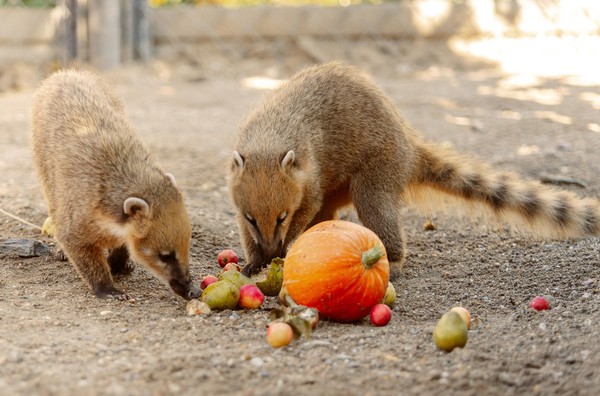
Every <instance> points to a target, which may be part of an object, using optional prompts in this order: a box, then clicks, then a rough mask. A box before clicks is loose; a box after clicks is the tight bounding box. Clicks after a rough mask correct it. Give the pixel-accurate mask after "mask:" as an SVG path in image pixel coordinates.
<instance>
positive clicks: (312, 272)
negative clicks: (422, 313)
mask: <svg viewBox="0 0 600 396" xmlns="http://www.w3.org/2000/svg"><path fill="white" fill-rule="evenodd" d="M388 282H389V263H388V260H387V256H386V253H385V247H384V246H383V243H382V242H381V240H380V239H379V238H378V237H377V235H375V233H374V232H372V231H371V230H369V229H368V228H366V227H363V226H361V225H359V224H355V223H351V222H348V221H342V220H330V221H325V222H322V223H319V224H317V225H315V226H313V227H311V228H310V229H308V230H307V231H305V232H304V233H303V234H302V235H301V236H300V237H299V238H298V239H297V240H296V241H295V242H294V243H293V244H292V246H291V247H290V249H289V251H288V253H287V255H286V257H285V265H284V266H283V285H284V286H285V288H286V289H287V292H288V293H289V295H290V296H291V297H292V298H293V299H294V301H296V303H298V304H300V305H304V306H307V307H311V308H316V309H317V310H318V311H319V313H320V314H322V315H323V316H325V317H327V318H329V319H330V320H333V321H338V322H353V321H357V320H360V319H362V318H363V317H365V316H366V315H368V314H369V313H370V311H371V308H372V307H373V306H374V305H375V304H378V303H380V302H381V300H382V299H383V296H384V295H385V291H386V289H387V286H388Z"/></svg>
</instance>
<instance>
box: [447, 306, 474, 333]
mask: <svg viewBox="0 0 600 396" xmlns="http://www.w3.org/2000/svg"><path fill="white" fill-rule="evenodd" d="M450 311H454V312H456V313H457V314H459V315H460V317H461V318H462V319H463V320H464V321H465V324H466V325H467V330H468V329H470V328H471V313H470V312H469V310H468V309H466V308H464V307H452V308H451V309H450Z"/></svg>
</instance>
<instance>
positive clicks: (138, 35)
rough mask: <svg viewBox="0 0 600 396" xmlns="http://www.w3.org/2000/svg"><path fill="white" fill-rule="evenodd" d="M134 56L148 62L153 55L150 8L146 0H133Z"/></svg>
mask: <svg viewBox="0 0 600 396" xmlns="http://www.w3.org/2000/svg"><path fill="white" fill-rule="evenodd" d="M133 15H134V16H133V56H134V58H135V59H138V60H141V61H142V62H146V61H148V60H150V58H151V57H152V38H151V31H150V21H149V19H148V17H149V8H148V4H147V2H146V0H133Z"/></svg>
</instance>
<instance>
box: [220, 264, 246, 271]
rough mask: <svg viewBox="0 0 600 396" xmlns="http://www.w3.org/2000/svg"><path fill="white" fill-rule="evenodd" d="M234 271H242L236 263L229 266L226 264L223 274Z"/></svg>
mask: <svg viewBox="0 0 600 396" xmlns="http://www.w3.org/2000/svg"><path fill="white" fill-rule="evenodd" d="M232 270H233V271H237V272H240V271H241V270H242V269H241V268H240V266H239V265H237V264H236V263H227V264H225V267H223V272H227V271H232Z"/></svg>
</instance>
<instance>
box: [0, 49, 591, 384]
mask: <svg viewBox="0 0 600 396" xmlns="http://www.w3.org/2000/svg"><path fill="white" fill-rule="evenodd" d="M596 41H597V40H596ZM596 41H595V42H593V43H592V45H588V44H589V43H588V44H586V43H583V44H580V43H579V42H569V41H565V40H554V41H553V40H551V41H550V42H549V43H546V45H545V46H540V45H539V43H537V42H528V41H527V40H521V41H512V42H501V43H500V42H479V43H470V44H469V43H467V44H465V45H463V47H460V48H459V47H456V46H450V45H448V44H445V43H442V44H438V45H437V46H433V45H431V44H426V43H421V42H416V43H405V44H402V45H400V44H398V45H397V46H394V45H393V44H389V43H388V44H385V45H380V46H375V47H374V46H373V45H372V43H367V44H365V45H363V46H361V45H360V43H357V44H356V45H355V46H353V47H352V51H349V52H351V53H352V54H356V56H355V57H353V58H350V61H351V62H352V63H356V64H358V65H360V66H363V67H365V68H367V69H368V70H370V71H371V72H372V73H373V74H374V77H375V80H376V81H377V82H378V83H379V85H380V86H381V87H382V88H383V89H384V90H385V91H386V92H387V93H388V94H389V95H390V96H391V98H392V99H393V101H394V102H395V103H396V104H397V106H398V108H399V109H400V111H401V113H402V114H403V115H404V116H405V117H406V118H407V119H408V120H409V121H410V123H411V124H412V125H413V126H414V127H415V128H417V129H418V130H419V131H421V132H422V133H423V134H424V135H425V136H427V137H428V138H431V139H433V140H436V141H439V142H446V144H448V145H452V146H454V147H455V148H456V149H457V150H460V151H462V152H466V153H469V154H470V155H473V156H474V157H478V158H481V159H485V161H487V162H489V163H491V164H492V165H493V166H495V167H497V168H502V169H506V170H510V171H516V172H518V173H520V174H521V175H523V177H526V178H532V179H540V178H541V177H542V176H544V175H552V176H560V177H570V178H578V179H580V180H582V181H584V182H585V184H586V187H580V186H577V185H564V186H562V187H561V188H566V189H571V190H573V191H575V192H576V193H578V194H580V195H582V196H590V197H599V196H600V177H599V176H600V163H599V162H598V158H599V157H598V156H599V154H598V153H600V125H599V124H600V117H599V115H600V87H599V85H598V83H600V80H598V79H597V75H596V74H597V68H596V71H595V72H590V70H591V66H590V65H592V64H593V61H594V59H595V61H596V66H597V60H598V59H600V51H598V48H600V46H599V45H598V43H597V42H596ZM578 45H579V47H578ZM578 48H579V49H578ZM323 53H331V54H334V52H331V51H329V52H328V51H327V49H325V50H324V51H323ZM342 55H343V54H342ZM335 56H337V55H335ZM484 56H485V57H486V58H485V59H484V58H481V57H484ZM332 57H334V55H332ZM287 59H288V61H287V62H283V63H278V62H272V61H270V60H266V59H260V60H252V59H248V60H247V62H237V63H235V64H228V65H216V66H215V65H214V64H212V66H211V67H212V68H209V67H208V66H207V65H206V64H205V63H202V62H195V63H191V62H189V61H186V62H187V63H184V62H181V63H161V62H154V63H152V64H150V65H146V66H129V67H124V68H123V69H120V70H118V71H114V72H111V73H106V74H105V75H106V77H107V78H108V79H109V80H110V81H111V82H112V83H113V85H114V86H115V90H116V92H117V94H118V95H119V96H120V97H122V98H123V100H124V102H125V104H126V109H127V113H128V115H129V117H130V119H131V121H132V123H133V124H134V125H135V127H136V128H137V129H138V131H139V133H140V135H141V137H142V139H143V140H144V142H145V143H146V144H147V145H148V147H149V148H150V149H151V151H152V152H153V154H154V155H155V156H156V158H157V159H158V161H159V162H160V163H161V164H162V165H163V167H164V168H165V169H166V170H168V171H169V172H172V173H173V174H174V175H175V176H176V178H177V180H178V183H179V185H180V186H181V188H182V189H183V191H184V193H185V197H186V203H187V207H188V209H189V213H190V216H191V219H192V222H193V240H192V247H191V271H192V273H193V276H194V278H195V279H197V280H198V282H200V279H201V277H202V276H203V275H206V274H214V273H216V272H217V270H218V267H217V263H216V255H217V253H218V252H219V251H221V250H222V249H224V248H229V247H232V248H234V249H236V250H237V251H238V252H240V253H241V247H240V244H239V239H238V234H237V229H236V226H235V223H234V209H233V207H232V205H231V202H230V199H229V196H228V192H227V188H226V185H225V181H224V180H225V168H226V165H227V162H228V159H229V156H230V151H231V147H232V143H233V138H234V134H235V131H236V127H237V125H238V124H239V122H240V121H241V119H242V117H243V116H244V114H245V113H246V112H247V111H248V110H249V109H251V108H252V107H253V106H254V105H255V104H256V103H257V102H258V101H259V99H260V97H261V95H262V94H263V93H264V86H265V85H268V84H266V83H273V82H274V80H277V79H283V78H286V77H287V76H289V75H290V74H291V73H292V72H294V71H296V70H298V69H299V68H301V67H302V66H304V65H307V64H309V63H311V62H312V61H314V59H313V58H311V57H310V56H308V55H302V54H300V55H298V56H296V57H293V58H292V57H290V58H287ZM292 60H293V62H292ZM518 61H520V63H519V62H518ZM219 70H220V73H218V72H217V71H219ZM256 77H261V78H256ZM594 78H596V80H594ZM34 86H35V84H30V85H26V86H24V87H22V89H21V90H19V91H15V90H10V89H9V90H6V91H4V92H2V93H0V207H1V208H2V209H5V210H8V211H10V212H12V213H14V214H16V215H18V216H21V217H23V218H25V219H27V220H29V221H31V222H33V223H35V224H38V225H41V224H42V222H43V220H44V219H45V218H46V215H47V210H46V206H45V203H44V200H43V197H42V195H41V190H40V187H39V185H38V182H37V179H36V175H35V173H34V171H33V168H32V162H31V152H30V149H29V146H28V134H29V121H28V112H29V108H30V103H31V97H32V94H33V92H34ZM260 87H263V88H260ZM425 220H426V218H425V217H424V216H423V215H422V214H419V213H417V212H414V211H411V210H409V211H407V213H406V223H405V224H406V232H407V235H408V248H409V255H408V259H407V263H406V266H405V269H404V271H403V273H402V276H401V277H400V278H399V279H398V280H397V281H395V283H394V284H395V287H396V290H397V292H398V300H397V303H396V305H395V308H394V310H393V317H392V321H391V322H390V324H389V325H388V326H385V327H373V326H372V325H370V324H369V323H368V321H367V320H365V321H362V322H358V323H355V324H337V323H332V322H327V321H322V322H321V323H320V324H319V326H318V328H317V329H316V330H315V332H314V333H313V335H312V337H311V338H310V339H309V340H306V341H305V340H297V341H294V342H293V343H292V344H291V345H290V346H288V347H286V348H282V349H272V348H271V347H270V346H269V345H268V344H267V342H266V339H265V329H266V325H267V321H268V312H269V309H271V308H273V307H276V306H278V302H277V301H276V300H275V299H274V298H269V299H268V300H267V302H266V304H265V305H264V306H263V308H262V309H259V310H254V311H243V310H235V311H222V312H216V313H213V314H211V315H210V316H208V317H200V316H196V317H188V316H187V315H186V312H185V305H186V302H185V301H184V300H183V299H181V298H179V297H177V296H175V295H174V294H173V293H172V292H171V291H170V290H168V289H167V288H166V287H165V286H164V285H163V284H161V283H160V282H159V281H158V280H157V279H155V278H154V277H152V276H151V275H150V274H149V273H148V272H147V271H145V270H144V269H143V268H141V267H139V266H138V267H137V268H136V270H135V271H134V272H133V274H131V275H130V276H128V277H121V278H118V279H117V284H118V286H119V287H120V288H122V289H124V290H126V291H127V292H128V293H129V294H130V295H131V296H132V297H134V300H133V301H130V302H122V301H110V300H100V299H96V298H95V297H94V296H93V295H92V294H91V293H90V292H89V290H88V289H87V288H86V286H85V285H84V283H83V282H82V281H81V280H80V279H79V277H78V276H77V274H76V273H75V271H74V270H73V268H72V266H71V264H69V263H68V262H64V261H59V260H58V259H57V258H56V257H55V256H52V255H50V256H41V257H35V258H21V257H17V256H15V255H11V254H6V255H4V256H2V257H0V393H1V394H3V395H32V394H33V395H168V394H173V395H175V394H178V395H198V394H215V395H234V394H235V395H292V394H293V395H309V394H310V395H387V394H407V395H426V394H442V393H445V394H460V395H481V394H485V395H513V394H528V395H537V394H539V395H592V394H598V392H599V391H600V370H599V369H598V367H600V336H599V329H600V327H599V325H598V320H599V318H600V294H599V283H598V280H599V279H600V266H599V260H600V258H599V252H600V241H599V240H598V239H597V238H595V239H594V238H590V239H582V240H577V241H552V240H542V241H540V240H534V239H531V238H529V237H527V236H519V235H514V234H511V233H509V232H507V231H506V230H505V229H503V228H502V227H487V226H484V225H481V224H478V223H476V222H471V221H464V220H463V221H459V220H457V219H455V218H453V217H450V216H438V217H436V218H435V223H436V225H437V229H436V230H435V231H425V230H424V229H423V223H424V222H425ZM8 238H28V239H39V240H41V241H42V242H44V243H46V244H49V245H50V246H51V247H52V246H54V245H53V242H52V240H51V239H49V238H47V237H41V236H40V234H39V232H38V230H36V229H34V228H32V227H30V226H28V225H25V224H22V223H20V222H18V221H15V220H13V219H11V218H9V217H6V216H4V215H0V240H5V239H8ZM536 295H544V296H546V297H547V298H548V299H549V300H550V302H551V305H552V309H550V310H548V311H543V312H534V311H532V310H531V309H529V301H530V300H531V298H533V297H534V296H536ZM455 305H462V306H464V307H467V308H468V309H469V310H470V311H471V313H472V314H473V317H474V325H473V327H472V329H471V330H470V332H469V341H468V344H467V346H466V347H465V348H464V349H457V350H454V351H453V352H451V353H445V352H441V351H439V350H437V349H436V347H435V345H434V344H433V342H432V340H431V334H432V331H433V328H434V325H435V323H436V321H437V320H438V318H439V317H440V316H441V315H442V314H443V313H444V312H445V311H446V310H447V309H449V308H450V307H452V306H455Z"/></svg>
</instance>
